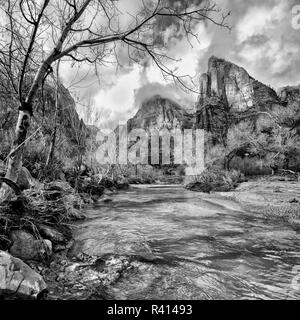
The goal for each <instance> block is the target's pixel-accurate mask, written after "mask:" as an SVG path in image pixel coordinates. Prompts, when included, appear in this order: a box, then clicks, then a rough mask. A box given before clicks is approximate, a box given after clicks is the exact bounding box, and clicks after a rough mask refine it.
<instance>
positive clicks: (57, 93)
mask: <svg viewBox="0 0 300 320" xmlns="http://www.w3.org/2000/svg"><path fill="white" fill-rule="evenodd" d="M59 64H60V60H58V62H57V66H56V84H55V113H54V129H53V132H52V136H51V142H50V149H49V153H48V156H47V160H46V167H48V166H49V164H50V162H51V160H52V158H53V155H54V150H55V143H56V135H57V117H58V113H59V112H58V111H59Z"/></svg>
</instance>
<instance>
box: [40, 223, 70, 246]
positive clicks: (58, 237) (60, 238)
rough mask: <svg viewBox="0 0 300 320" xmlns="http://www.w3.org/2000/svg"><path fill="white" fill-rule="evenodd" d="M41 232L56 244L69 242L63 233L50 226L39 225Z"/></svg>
mask: <svg viewBox="0 0 300 320" xmlns="http://www.w3.org/2000/svg"><path fill="white" fill-rule="evenodd" d="M39 232H40V233H41V235H42V236H43V237H44V238H45V239H48V240H50V241H51V242H53V243H55V244H58V243H65V242H66V241H67V240H66V238H65V237H64V235H63V234H62V233H61V232H59V231H57V230H55V229H54V228H51V227H49V226H45V225H39Z"/></svg>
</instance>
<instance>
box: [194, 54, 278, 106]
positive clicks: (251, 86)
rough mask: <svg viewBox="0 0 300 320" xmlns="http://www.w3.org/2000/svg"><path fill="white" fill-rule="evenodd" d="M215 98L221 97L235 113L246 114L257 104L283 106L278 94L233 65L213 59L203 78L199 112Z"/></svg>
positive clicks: (222, 60) (201, 80) (201, 79)
mask: <svg viewBox="0 0 300 320" xmlns="http://www.w3.org/2000/svg"><path fill="white" fill-rule="evenodd" d="M211 97H218V98H219V99H220V100H221V101H222V102H223V103H224V104H225V105H226V106H227V107H228V109H230V110H232V111H238V112H240V111H246V110H248V109H249V108H252V107H253V106H255V105H259V107H260V108H262V107H270V106H271V105H272V104H274V103H280V101H279V99H278V97H277V94H276V92H275V91H274V90H273V89H271V88H270V87H268V86H266V85H264V84H262V83H261V82H259V81H257V80H255V79H254V78H252V77H251V76H250V75H249V74H248V72H247V71H246V70H245V69H244V68H242V67H239V66H237V65H235V64H233V63H231V62H228V61H226V60H224V59H220V58H217V57H215V56H212V57H211V58H210V59H209V61H208V71H207V73H205V74H203V75H202V76H201V78H200V96H199V101H198V106H197V109H198V110H199V109H200V108H201V107H202V106H203V105H204V104H205V103H206V101H207V99H209V98H211Z"/></svg>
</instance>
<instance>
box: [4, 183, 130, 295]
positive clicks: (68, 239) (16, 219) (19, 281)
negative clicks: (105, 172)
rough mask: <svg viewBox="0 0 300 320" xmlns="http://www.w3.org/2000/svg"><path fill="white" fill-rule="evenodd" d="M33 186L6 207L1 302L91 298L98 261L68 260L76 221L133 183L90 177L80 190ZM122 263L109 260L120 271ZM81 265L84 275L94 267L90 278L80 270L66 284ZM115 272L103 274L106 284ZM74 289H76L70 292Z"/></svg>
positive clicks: (54, 185) (59, 185)
mask: <svg viewBox="0 0 300 320" xmlns="http://www.w3.org/2000/svg"><path fill="white" fill-rule="evenodd" d="M30 187H31V188H30V189H26V190H24V191H23V192H22V193H21V194H20V195H16V196H15V197H13V198H11V199H10V200H9V201H5V202H2V203H1V204H0V299H18V298H22V299H43V298H51V299H55V298H71V297H73V298H74V297H76V292H77V291H78V293H79V294H81V295H83V296H84V297H87V296H88V295H89V294H90V288H89V281H90V276H91V272H92V269H93V266H94V263H96V260H95V259H94V260H95V261H93V259H92V258H91V257H89V259H87V258H83V257H80V258H78V257H76V258H73V259H71V258H69V257H68V254H67V253H68V251H69V250H70V248H72V246H73V239H72V229H73V226H74V223H75V222H76V221H78V220H83V219H85V216H84V214H83V213H82V210H83V209H84V207H85V206H87V205H88V204H90V203H93V202H95V201H98V200H99V199H100V200H101V199H102V200H103V201H109V197H108V196H107V194H111V193H113V192H114V191H115V190H116V189H124V188H127V187H128V183H127V182H126V181H125V180H124V179H123V180H122V181H109V179H104V180H103V181H97V180H96V178H94V177H90V178H83V179H81V181H80V185H79V188H78V189H77V190H79V192H75V189H73V188H72V187H71V185H70V184H69V183H67V182H66V181H55V182H51V183H45V184H41V183H38V182H37V183H35V184H34V185H31V186H30ZM83 191H85V192H83ZM120 261H123V260H120ZM120 261H119V260H116V259H115V260H114V259H112V261H111V259H110V258H109V259H108V264H109V266H111V265H117V266H116V269H117V270H118V266H119V265H120V263H121V265H122V262H120ZM74 263H75V265H74ZM81 263H83V264H84V265H85V268H82V265H81ZM125 265H126V263H125ZM77 266H79V269H80V270H81V272H82V270H86V267H87V266H89V268H88V270H89V271H88V274H86V275H85V276H84V275H82V273H81V272H80V274H78V277H76V275H73V277H71V278H68V280H66V279H67V276H68V275H70V274H73V273H72V272H71V273H70V270H69V269H70V268H71V269H74V271H75V269H76V268H77ZM68 268H69V269H68ZM122 268H123V267H121V269H122ZM114 269H115V268H114V267H112V268H109V271H108V274H107V276H105V271H104V274H103V272H102V278H104V279H106V280H105V281H106V282H107V281H109V280H107V279H114V277H116V276H114V275H113V274H114V271H113V270H114ZM95 272H96V271H95ZM117 273H118V272H117ZM92 278H93V276H92ZM63 279H65V280H66V281H67V283H68V285H65V281H64V280H63ZM93 279H94V278H93ZM105 281H104V282H105ZM79 283H81V286H83V289H82V290H78V285H79ZM84 283H86V289H84V288H85V285H84ZM71 287H72V288H73V289H74V290H75V291H74V290H73V291H72V290H71V289H70V290H68V289H66V288H71Z"/></svg>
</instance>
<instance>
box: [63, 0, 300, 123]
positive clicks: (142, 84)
mask: <svg viewBox="0 0 300 320" xmlns="http://www.w3.org/2000/svg"><path fill="white" fill-rule="evenodd" d="M165 1H166V2H169V4H170V5H172V6H178V7H180V6H183V5H184V4H185V3H187V1H171V0H165ZM200 2H201V0H194V1H188V3H189V4H190V5H191V6H193V5H198V4H199V3H200ZM141 3H142V2H141V1H138V0H134V1H132V0H121V1H120V5H121V6H122V11H123V12H124V14H123V15H122V16H121V23H122V25H130V23H131V22H132V21H133V20H132V19H133V17H132V15H131V14H132V13H133V14H136V13H137V12H139V10H140V4H141ZM216 3H217V5H218V6H219V7H220V8H222V9H223V10H224V11H227V10H230V11H231V12H232V14H231V16H230V18H229V20H228V22H229V24H230V25H231V26H232V31H231V32H229V31H228V30H227V29H225V28H221V27H218V26H216V25H214V24H212V23H207V22H205V23H204V22H203V23H199V24H197V25H196V26H195V32H196V33H197V34H198V38H199V40H200V42H198V41H196V39H194V38H193V37H191V38H190V39H189V40H190V42H191V43H190V42H189V41H188V40H187V39H186V38H185V37H184V36H183V34H184V32H183V30H182V29H181V28H179V27H178V24H176V23H174V20H173V19H158V21H157V23H156V25H155V30H154V31H155V32H156V36H157V39H158V40H157V41H162V43H164V44H165V47H166V48H167V49H168V55H169V56H171V57H172V58H175V59H178V60H179V61H177V62H176V63H175V62H172V61H169V62H166V63H167V65H168V67H170V68H176V71H177V73H178V74H180V75H186V74H189V75H191V76H194V80H195V81H196V82H197V79H199V77H200V75H201V74H202V73H204V72H206V71H207V61H208V59H209V57H210V56H211V55H216V56H219V57H221V58H225V59H227V60H229V61H232V62H233V63H236V64H238V65H241V66H242V67H244V68H245V69H246V70H247V71H248V72H249V74H250V75H252V76H253V77H255V78H256V79H257V80H259V81H261V82H264V83H266V84H270V85H271V86H273V87H274V88H278V87H281V86H283V85H288V84H291V85H293V84H298V83H300V37H299V35H300V31H299V30H295V29H293V28H292V24H291V21H292V13H291V9H292V7H293V5H294V4H295V1H293V0H289V1H284V0H264V1H261V0H249V1H240V0H216ZM190 44H192V46H191V45H190ZM116 50H117V52H118V61H119V62H120V64H121V67H120V68H118V70H117V72H116V66H115V65H108V66H106V67H101V68H100V70H101V72H100V83H99V82H98V79H97V77H96V75H95V73H94V72H93V71H92V70H90V73H89V75H88V76H87V77H86V78H85V80H84V81H83V82H82V83H81V84H80V85H81V86H82V87H84V86H85V87H86V88H84V89H81V88H78V89H75V91H76V90H77V92H76V93H77V94H78V95H80V96H81V97H82V98H83V99H85V98H86V97H92V98H93V100H94V108H95V112H100V111H101V114H102V115H103V121H102V123H101V126H115V124H116V123H118V121H119V120H121V121H126V120H127V119H128V118H129V117H132V116H133V115H134V113H135V112H136V110H137V108H138V107H139V106H140V104H141V103H142V100H143V99H146V98H148V97H149V95H151V94H153V95H154V94H160V95H162V96H165V97H167V98H172V99H173V100H175V101H177V102H179V103H182V104H183V105H187V106H192V105H193V103H194V102H195V101H196V99H197V95H195V94H191V93H190V94H186V93H184V92H182V91H179V89H178V88H176V87H175V86H174V85H173V84H172V82H166V81H165V79H164V78H163V76H162V74H161V71H160V70H159V69H158V68H157V67H156V66H155V64H153V62H151V59H148V60H147V59H145V60H144V61H143V63H142V64H141V66H139V65H137V64H135V63H132V61H130V60H129V59H128V52H127V48H126V46H124V45H118V46H117V48H116ZM87 71H89V70H88V67H87V66H84V65H83V66H82V67H81V68H80V69H79V70H78V69H77V68H73V69H72V68H70V66H66V67H65V69H64V70H63V72H62V73H63V75H64V79H65V80H66V82H68V81H69V82H71V80H70V79H72V78H74V77H75V76H76V75H77V78H78V77H79V76H81V77H82V76H84V74H85V73H86V72H87ZM78 108H79V109H80V106H79V107H78ZM82 112H84V110H82Z"/></svg>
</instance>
